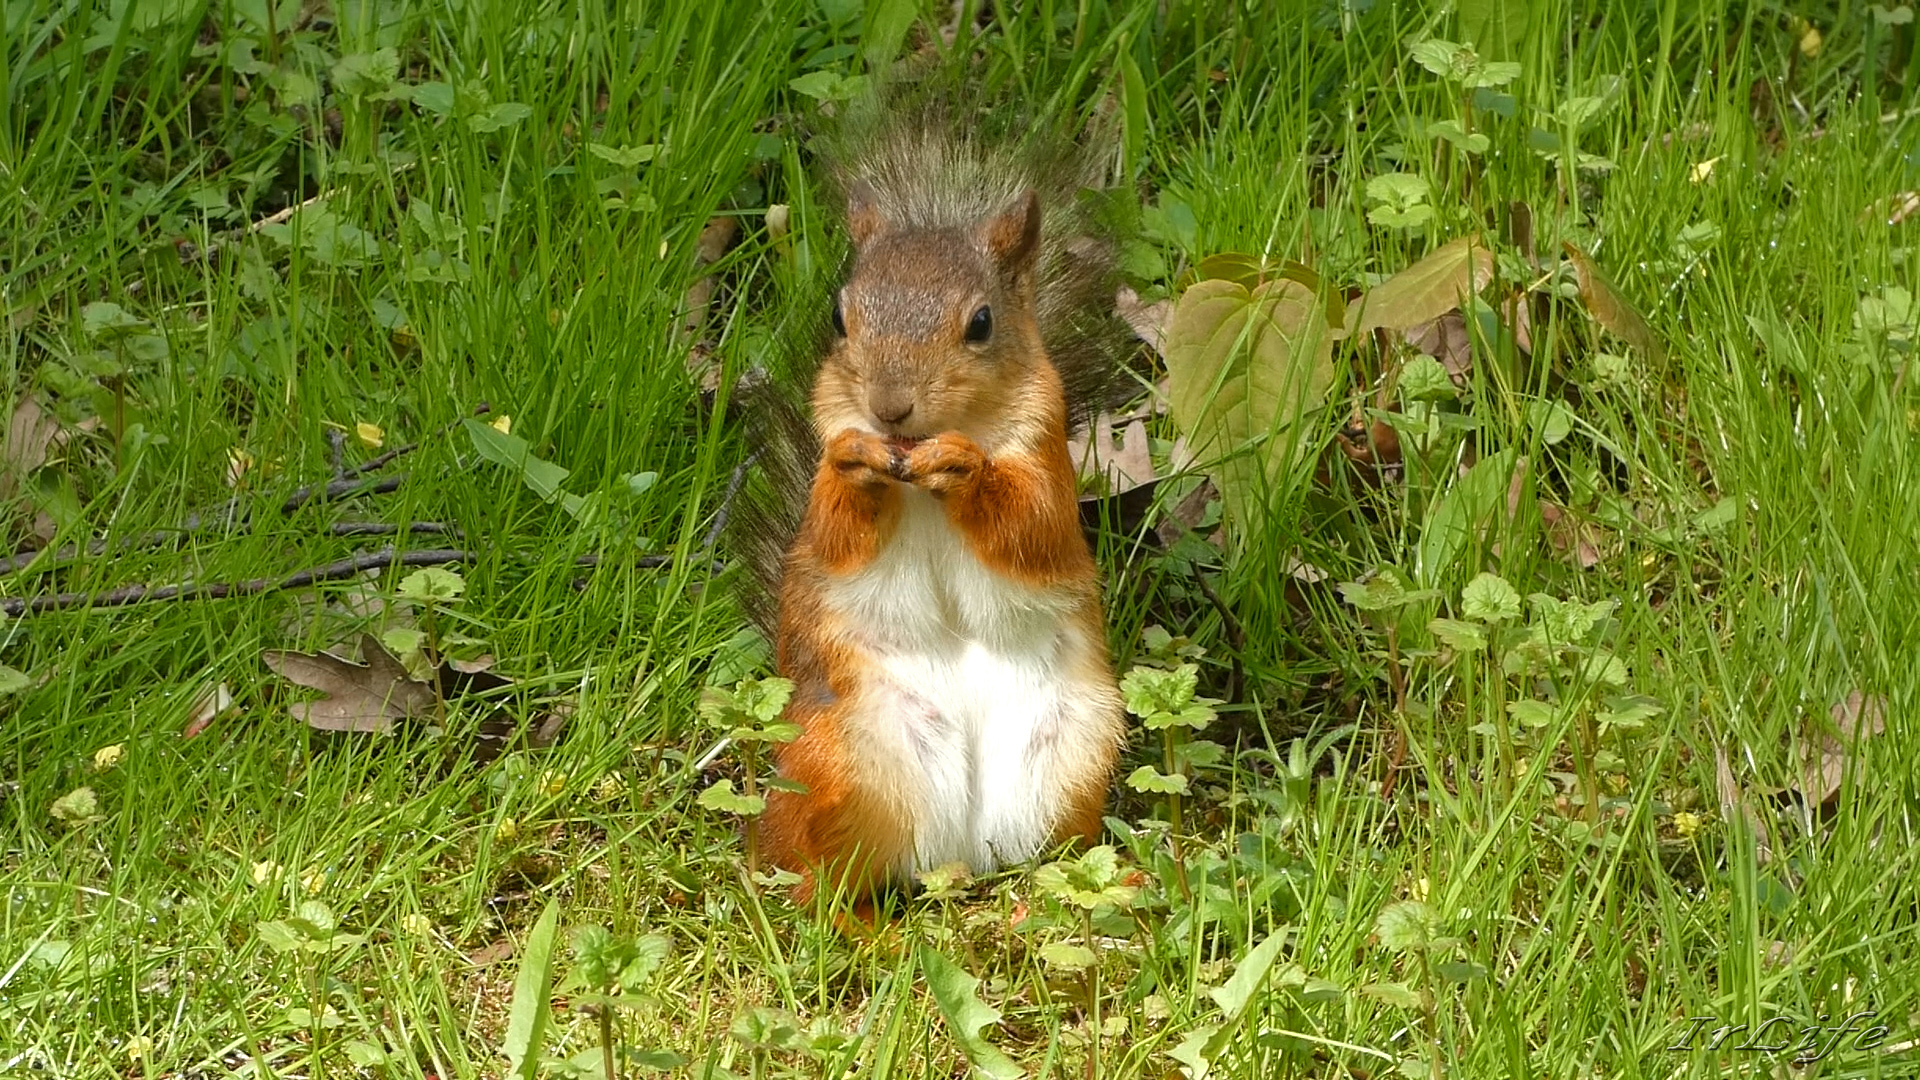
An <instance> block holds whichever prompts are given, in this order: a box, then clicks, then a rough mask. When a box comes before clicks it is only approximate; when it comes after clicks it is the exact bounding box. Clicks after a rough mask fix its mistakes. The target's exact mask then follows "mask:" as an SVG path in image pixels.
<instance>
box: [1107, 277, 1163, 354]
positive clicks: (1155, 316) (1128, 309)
mask: <svg viewBox="0 0 1920 1080" xmlns="http://www.w3.org/2000/svg"><path fill="white" fill-rule="evenodd" d="M1113 310H1114V314H1116V315H1119V316H1120V318H1121V320H1122V321H1124V322H1125V323H1126V324H1127V325H1128V326H1129V327H1132V328H1133V336H1135V337H1137V338H1139V339H1140V340H1141V341H1144V342H1146V343H1147V344H1148V345H1150V346H1152V347H1153V351H1154V352H1155V353H1156V354H1159V355H1165V354H1166V350H1165V348H1164V347H1163V346H1165V345H1166V342H1167V324H1168V323H1170V322H1172V321H1173V301H1172V300H1168V299H1161V300H1155V301H1154V302H1153V303H1151V304H1143V303H1141V302H1140V294H1139V293H1137V292H1134V291H1133V290H1132V289H1130V288H1128V287H1127V286H1125V285H1122V286H1121V287H1120V292H1119V294H1118V295H1116V296H1115V297H1114V300H1113Z"/></svg>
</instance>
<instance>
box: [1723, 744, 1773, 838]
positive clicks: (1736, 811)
mask: <svg viewBox="0 0 1920 1080" xmlns="http://www.w3.org/2000/svg"><path fill="white" fill-rule="evenodd" d="M1713 786H1714V790H1715V792H1716V793H1717V794H1718V795H1719V797H1720V816H1721V817H1722V818H1724V819H1726V820H1727V821H1732V820H1734V818H1736V817H1738V818H1740V819H1742V820H1744V821H1745V822H1746V823H1747V828H1748V829H1749V830H1751V831H1752V833H1753V852H1754V861H1755V862H1758V863H1759V864H1760V865H1761V866H1765V865H1767V864H1768V863H1770V862H1772V861H1773V843H1772V839H1771V837H1770V836H1769V835H1768V833H1767V823H1766V822H1764V821H1762V820H1760V815H1759V814H1758V813H1756V812H1755V811H1754V809H1753V807H1751V806H1748V805H1747V799H1746V795H1745V794H1744V793H1742V792H1741V790H1740V781H1738V780H1737V779H1735V778H1734V775H1733V763H1732V762H1731V761H1729V760H1728V758H1727V748H1726V747H1724V746H1721V745H1720V744H1718V743H1715V744H1714V747H1713Z"/></svg>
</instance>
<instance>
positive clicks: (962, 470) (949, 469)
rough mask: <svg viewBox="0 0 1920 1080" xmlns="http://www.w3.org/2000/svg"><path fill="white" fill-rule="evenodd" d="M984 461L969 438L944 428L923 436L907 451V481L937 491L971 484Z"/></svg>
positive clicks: (983, 457)
mask: <svg viewBox="0 0 1920 1080" xmlns="http://www.w3.org/2000/svg"><path fill="white" fill-rule="evenodd" d="M986 464H987V455H986V454H985V453H983V452H982V451H981V449H980V447H979V446H978V445H976V444H975V443H974V441H973V440H972V439H969V438H967V437H966V436H965V435H962V434H960V433H959V432H957V431H944V432H941V433H940V434H938V435H935V436H933V437H932V438H930V439H922V440H921V441H920V442H919V443H918V444H917V445H916V446H914V448H913V452H912V453H910V454H908V455H907V474H908V478H909V479H910V481H911V482H912V483H913V484H914V485H915V486H917V487H922V488H925V489H927V490H928V491H932V492H935V493H937V494H944V493H946V492H949V491H952V490H954V489H955V488H959V487H962V486H965V485H967V484H970V483H972V482H973V481H974V478H975V477H977V476H978V475H979V473H980V470H981V469H982V468H984V467H985V466H986Z"/></svg>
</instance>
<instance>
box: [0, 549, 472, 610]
mask: <svg viewBox="0 0 1920 1080" xmlns="http://www.w3.org/2000/svg"><path fill="white" fill-rule="evenodd" d="M472 559H473V553H472V552H470V551H463V550H460V549H458V548H427V549H425V550H422V551H405V552H401V551H395V550H394V549H393V548H391V547H386V548H381V549H380V550H379V551H375V552H370V553H367V552H363V553H361V554H359V555H355V556H353V557H352V558H347V559H341V560H339V561H337V562H330V563H327V564H325V565H322V566H315V567H312V568H310V569H306V570H301V571H299V572H298V573H294V574H289V575H287V576H286V577H277V578H268V577H262V578H249V579H248V580H246V581H233V582H214V583H209V584H206V585H200V584H195V583H193V582H181V583H179V584H176V585H127V586H123V587H121V588H118V589H109V590H107V591H105V592H70V593H56V594H54V595H51V596H31V597H11V598H8V599H4V600H0V611H3V612H5V613H6V614H8V615H26V614H37V613H39V612H43V611H64V610H67V609H69V608H96V607H130V606H132V605H134V604H152V603H159V602H161V601H166V600H200V599H206V600H219V599H223V598H225V597H229V596H255V595H258V594H260V593H267V592H278V591H280V590H282V589H299V588H305V587H306V586H308V585H314V584H317V583H319V582H322V581H339V580H342V579H344V578H350V577H353V576H355V575H357V574H362V573H365V572H366V571H368V570H379V569H383V568H385V567H390V566H444V565H446V564H447V563H456V562H470V561H472Z"/></svg>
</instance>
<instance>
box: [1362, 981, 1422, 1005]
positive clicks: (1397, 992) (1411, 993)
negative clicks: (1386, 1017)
mask: <svg viewBox="0 0 1920 1080" xmlns="http://www.w3.org/2000/svg"><path fill="white" fill-rule="evenodd" d="M1360 992H1361V993H1362V994H1365V995H1366V996H1368V997H1370V998H1373V999H1374V1000H1375V1001H1382V1002H1385V1003H1386V1004H1388V1005H1392V1006H1394V1007H1395V1008H1399V1009H1418V1008H1420V1007H1421V1005H1422V1004H1423V1001H1422V999H1421V997H1420V992H1419V991H1418V990H1415V989H1414V988H1412V987H1411V986H1408V985H1407V984H1406V983H1397V982H1375V983H1365V984H1362V985H1361V987H1360Z"/></svg>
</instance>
